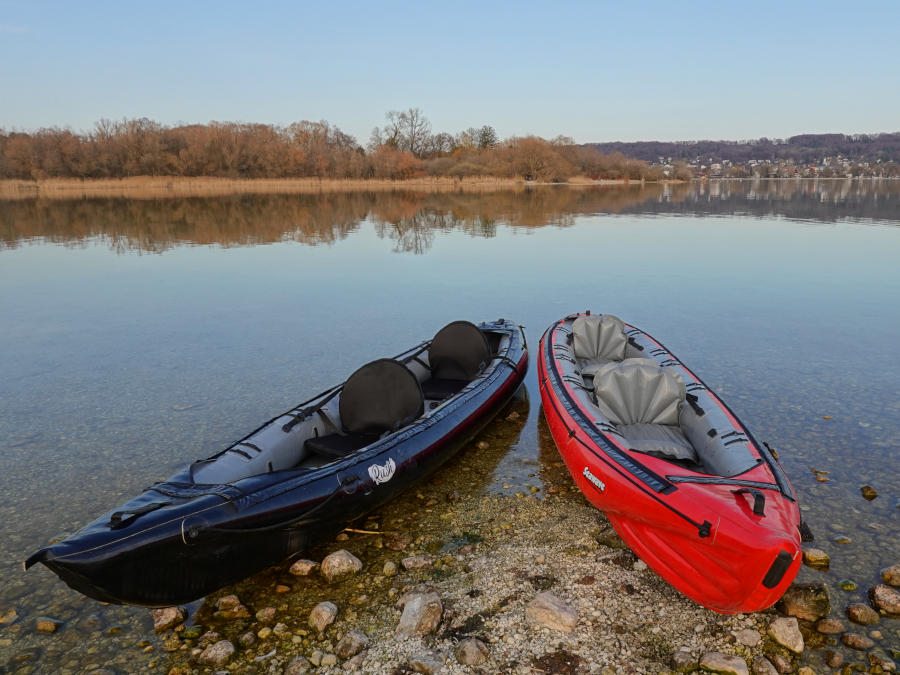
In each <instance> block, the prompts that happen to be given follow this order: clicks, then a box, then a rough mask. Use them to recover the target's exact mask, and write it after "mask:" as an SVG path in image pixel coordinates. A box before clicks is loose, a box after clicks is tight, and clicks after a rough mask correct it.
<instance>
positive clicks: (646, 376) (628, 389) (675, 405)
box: [594, 358, 697, 461]
mask: <svg viewBox="0 0 900 675" xmlns="http://www.w3.org/2000/svg"><path fill="white" fill-rule="evenodd" d="M685 393H686V392H685V387H684V381H683V380H682V379H681V377H679V376H678V375H677V374H676V373H675V372H674V371H672V370H671V369H668V368H663V367H661V366H659V365H658V364H656V363H654V362H653V361H651V360H649V359H643V358H634V359H625V360H624V361H619V362H610V363H607V364H606V365H604V366H601V367H600V369H599V370H597V372H596V373H595V374H594V396H595V397H596V405H597V407H598V408H599V409H600V412H601V413H602V415H603V416H604V417H606V418H607V419H608V420H609V421H610V422H611V423H612V424H614V425H616V428H617V429H618V430H619V432H620V433H621V434H622V435H623V436H624V437H625V439H626V440H627V441H628V445H629V447H630V448H632V449H634V450H638V451H640V452H647V453H649V454H654V455H660V456H664V457H666V458H671V459H685V460H691V461H696V459H697V455H696V451H695V450H694V448H693V446H692V445H691V443H690V441H688V439H687V437H686V436H685V435H684V433H683V432H682V430H681V428H680V427H679V425H678V424H679V414H680V411H681V408H682V404H683V403H684V401H685Z"/></svg>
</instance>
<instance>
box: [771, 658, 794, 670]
mask: <svg viewBox="0 0 900 675" xmlns="http://www.w3.org/2000/svg"><path fill="white" fill-rule="evenodd" d="M769 658H770V659H771V661H772V665H773V666H775V670H777V671H778V672H779V673H793V672H794V664H793V663H791V660H790V659H789V658H787V657H786V656H784V655H783V654H772V655H771V656H770V657H769Z"/></svg>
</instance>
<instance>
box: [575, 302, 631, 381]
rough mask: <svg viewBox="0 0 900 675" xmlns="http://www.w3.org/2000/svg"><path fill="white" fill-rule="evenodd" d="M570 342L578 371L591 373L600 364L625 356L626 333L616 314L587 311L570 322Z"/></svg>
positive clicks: (621, 358) (618, 359)
mask: <svg viewBox="0 0 900 675" xmlns="http://www.w3.org/2000/svg"><path fill="white" fill-rule="evenodd" d="M572 342H573V344H572V346H573V349H574V352H575V358H576V359H577V360H578V365H579V370H580V371H581V374H582V375H592V374H594V373H595V372H596V371H597V370H598V369H599V368H600V367H601V366H603V365H605V364H607V363H610V362H611V361H622V360H623V359H624V358H625V348H626V347H627V346H628V336H627V335H625V324H624V323H623V322H622V320H621V319H620V318H619V317H617V316H613V315H612V314H589V315H587V316H579V317H578V318H577V319H575V321H573V322H572Z"/></svg>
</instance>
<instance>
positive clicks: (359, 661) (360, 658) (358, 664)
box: [344, 650, 369, 670]
mask: <svg viewBox="0 0 900 675" xmlns="http://www.w3.org/2000/svg"><path fill="white" fill-rule="evenodd" d="M368 655H369V652H367V651H365V650H363V651H361V652H360V653H359V654H357V655H356V656H354V657H352V658H350V659H348V660H347V662H346V663H344V670H362V667H363V663H364V662H365V660H366V657H367V656H368Z"/></svg>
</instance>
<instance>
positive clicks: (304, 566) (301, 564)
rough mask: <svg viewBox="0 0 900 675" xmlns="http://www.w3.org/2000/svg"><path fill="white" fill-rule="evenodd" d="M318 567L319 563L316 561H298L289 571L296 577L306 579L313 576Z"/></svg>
mask: <svg viewBox="0 0 900 675" xmlns="http://www.w3.org/2000/svg"><path fill="white" fill-rule="evenodd" d="M318 566H319V563H317V562H316V561H315V560H305V559H304V560H296V561H294V564H293V565H291V568H290V569H289V570H288V571H289V572H290V573H291V574H293V575H294V576H298V577H306V576H309V575H310V574H312V572H313V571H314V570H315V569H316V568H317V567H318Z"/></svg>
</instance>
